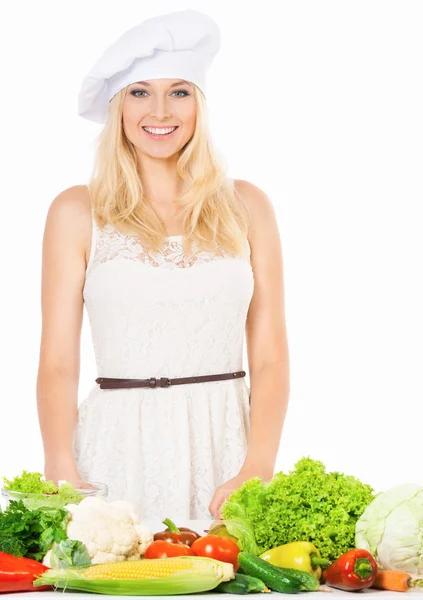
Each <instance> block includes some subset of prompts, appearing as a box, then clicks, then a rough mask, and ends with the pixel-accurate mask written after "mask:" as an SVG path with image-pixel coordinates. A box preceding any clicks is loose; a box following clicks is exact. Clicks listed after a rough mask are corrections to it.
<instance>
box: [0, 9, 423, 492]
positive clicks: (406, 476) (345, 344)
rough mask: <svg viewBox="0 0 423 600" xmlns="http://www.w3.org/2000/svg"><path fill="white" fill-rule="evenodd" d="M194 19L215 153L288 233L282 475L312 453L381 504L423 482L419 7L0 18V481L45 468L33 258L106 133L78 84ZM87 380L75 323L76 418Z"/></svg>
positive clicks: (34, 12) (422, 20)
mask: <svg viewBox="0 0 423 600" xmlns="http://www.w3.org/2000/svg"><path fill="white" fill-rule="evenodd" d="M188 7H190V8H196V9H198V10H202V11H204V12H206V13H208V14H209V15H211V16H212V17H214V18H215V19H216V21H217V22H218V24H219V26H220V28H221V32H222V48H221V51H220V53H219V54H218V56H217V57H216V58H215V60H214V62H213V64H212V67H211V69H210V70H209V73H208V82H209V84H208V90H209V91H208V103H209V110H210V125H211V130H212V136H213V140H214V143H215V145H216V146H217V148H218V149H219V151H220V152H221V153H222V154H223V155H224V156H225V158H226V160H227V164H228V167H229V173H230V175H231V176H233V177H235V178H238V179H247V180H249V181H252V182H253V183H255V184H256V185H258V186H259V187H261V188H262V189H263V190H264V191H265V192H266V193H267V194H268V195H269V197H270V198H271V200H272V202H273V205H274V207H275V210H276V213H277V217H278V222H279V226H280V232H281V238H282V249H283V256H284V267H285V294H286V316H287V325H288V337H289V347H290V359H291V396H290V403H289V410H288V414H287V417H286V421H285V426H284V430H283V435H282V439H281V445H280V451H279V456H278V460H277V465H276V467H277V470H284V471H285V470H289V469H291V468H293V466H294V464H295V462H296V461H297V460H299V459H300V458H301V457H302V456H306V455H307V456H311V457H312V458H315V459H319V460H321V461H322V462H323V463H324V464H325V465H326V466H327V468H328V469H329V470H339V471H342V472H345V473H348V474H351V475H355V476H357V477H359V478H360V479H361V480H363V481H364V482H366V483H370V484H371V485H372V486H373V487H374V488H375V489H376V490H377V491H380V490H382V489H386V488H388V487H390V486H391V485H395V484H398V483H403V482H406V481H415V482H420V483H421V484H422V485H423V466H422V447H423V442H422V428H423V394H422V392H423V384H422V363H423V318H422V310H423V290H422V276H421V261H422V257H423V253H422V249H423V242H422V220H421V212H420V211H421V206H422V187H423V183H422V159H423V142H422V140H423V108H422V107H423V85H422V57H423V36H422V34H421V33H422V31H423V3H422V2H421V1H412V0H407V1H404V0H398V1H396V2H392V1H389V0H383V1H382V0H381V1H376V0H353V1H343V0H333V1H324V0H319V1H317V0H312V1H300V0H295V1H290V2H287V1H283V0H278V1H276V0H275V1H269V0H267V1H263V0H262V1H261V2H256V1H254V2H247V1H245V0H242V1H241V0H237V1H234V0H231V2H222V3H221V4H220V3H216V2H212V1H202V2H200V1H195V0H191V1H190V2H178V1H173V2H164V1H155V2H154V3H148V2H139V1H134V2H130V1H125V0H120V1H119V2H118V3H117V2H104V1H89V2H86V1H85V2H82V1H76V0H73V2H71V3H65V2H56V1H38V2H35V3H34V2H29V1H28V2H14V3H11V2H10V3H8V4H7V5H6V8H4V7H3V15H2V19H1V24H0V34H1V35H0V44H1V47H0V51H1V56H2V65H1V79H0V82H1V89H0V101H1V113H0V114H1V136H0V143H1V146H2V148H1V150H2V157H3V158H2V161H1V167H2V169H1V171H2V173H1V181H2V189H1V204H2V215H1V216H2V227H1V229H0V244H1V275H2V277H1V289H2V291H1V295H0V298H1V300H2V307H1V313H0V314H1V341H2V355H1V373H0V375H1V413H0V419H1V425H0V428H1V435H0V475H1V474H3V475H7V476H9V477H10V476H13V475H15V474H18V473H19V472H21V470H22V469H24V468H25V469H28V470H40V471H42V469H43V454H42V444H41V436H40V432H39V427H38V418H37V412H36V395H35V391H36V376H37V369H38V358H39V345H40V333H41V305H40V286H41V247H42V237H43V231H44V225H45V218H46V215H47V211H48V208H49V206H50V203H51V202H52V200H53V199H54V198H55V196H56V195H57V194H58V193H60V192H61V191H62V190H64V189H66V188H67V187H70V186H72V185H76V184H85V183H87V182H88V178H89V175H90V171H91V167H92V159H93V149H94V142H95V137H96V136H97V134H98V133H99V131H100V129H101V125H97V124H95V123H92V122H90V121H87V120H85V119H82V118H81V117H79V116H78V115H77V95H78V92H79V87H80V84H81V81H82V78H83V76H84V75H85V74H86V73H87V72H88V70H89V69H90V68H91V66H92V64H93V63H94V62H95V61H96V60H97V58H98V57H99V55H100V54H101V53H102V52H103V50H104V48H105V47H106V46H107V45H109V44H110V43H111V42H112V41H114V40H115V39H116V38H117V37H119V36H120V35H121V34H122V33H123V32H124V31H125V30H126V29H128V28H129V27H132V26H133V25H135V24H137V23H139V22H141V21H142V20H144V19H146V18H148V17H151V16H154V15H156V14H160V13H166V12H170V11H173V10H179V9H184V8H188ZM246 364H247V363H246V358H245V364H244V366H246ZM96 376H97V374H96V368H95V360H94V354H93V349H92V346H91V333H90V330H89V323H88V319H87V315H86V313H85V314H84V325H83V335H82V366H81V377H80V395H79V402H81V401H82V399H83V398H84V397H85V396H86V395H87V394H88V391H89V390H90V389H91V388H92V386H93V385H94V379H95V377H96ZM248 381H249V380H248V378H247V382H248ZM57 401H58V402H60V398H57Z"/></svg>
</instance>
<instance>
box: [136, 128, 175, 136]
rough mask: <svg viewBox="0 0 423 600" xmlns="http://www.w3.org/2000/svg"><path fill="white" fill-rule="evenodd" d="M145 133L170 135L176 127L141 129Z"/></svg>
mask: <svg viewBox="0 0 423 600" xmlns="http://www.w3.org/2000/svg"><path fill="white" fill-rule="evenodd" d="M143 129H144V130H145V131H148V133H153V134H154V135H166V134H167V133H172V131H175V129H176V127H167V128H166V129H153V128H152V127H143Z"/></svg>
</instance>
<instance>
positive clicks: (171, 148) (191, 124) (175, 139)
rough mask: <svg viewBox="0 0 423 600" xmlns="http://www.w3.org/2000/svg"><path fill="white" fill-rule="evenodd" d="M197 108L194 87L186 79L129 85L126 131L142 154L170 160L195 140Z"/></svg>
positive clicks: (125, 102) (125, 114)
mask: <svg viewBox="0 0 423 600" xmlns="http://www.w3.org/2000/svg"><path fill="white" fill-rule="evenodd" d="M196 113H197V106H196V101H195V96H194V86H193V84H190V83H189V82H187V81H184V80H182V79H150V80H147V81H140V82H138V83H132V84H131V85H129V86H128V88H127V90H126V95H125V101H124V104H123V113H122V118H123V128H124V131H125V134H126V137H127V138H128V139H129V140H130V141H131V142H132V143H133V144H134V146H135V148H136V149H137V151H138V152H141V153H143V154H147V155H148V156H151V157H153V158H168V157H170V156H172V155H174V154H175V153H179V151H180V150H181V149H182V148H183V147H184V146H185V144H186V143H187V142H189V140H190V139H191V137H192V136H193V134H194V130H195V121H196Z"/></svg>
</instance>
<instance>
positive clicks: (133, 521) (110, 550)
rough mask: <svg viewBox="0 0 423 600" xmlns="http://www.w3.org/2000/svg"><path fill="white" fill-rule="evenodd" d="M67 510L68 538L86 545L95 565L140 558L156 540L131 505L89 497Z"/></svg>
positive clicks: (68, 506)
mask: <svg viewBox="0 0 423 600" xmlns="http://www.w3.org/2000/svg"><path fill="white" fill-rule="evenodd" d="M66 509H67V510H68V511H69V512H70V514H71V519H70V521H69V523H68V526H67V534H68V538H70V539H73V540H79V541H81V542H83V543H84V544H85V546H86V547H87V550H88V554H89V556H90V559H91V562H92V564H100V563H106V562H118V561H122V560H136V559H139V558H141V557H142V556H144V554H145V550H146V548H147V546H148V545H150V544H151V542H152V541H153V539H154V534H153V533H152V532H151V531H148V529H147V528H146V527H145V526H143V525H142V524H141V523H140V518H139V515H138V514H137V513H136V511H135V510H134V508H133V506H132V505H131V504H130V503H129V502H125V501H120V500H119V501H115V502H107V501H106V500H104V499H103V498H100V497H90V496H88V497H87V498H84V499H83V500H82V501H81V502H80V503H79V504H68V505H67V506H66Z"/></svg>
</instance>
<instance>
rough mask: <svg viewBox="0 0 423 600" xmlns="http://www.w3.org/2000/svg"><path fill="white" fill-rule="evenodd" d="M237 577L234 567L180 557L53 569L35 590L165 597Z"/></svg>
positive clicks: (37, 584)
mask: <svg viewBox="0 0 423 600" xmlns="http://www.w3.org/2000/svg"><path fill="white" fill-rule="evenodd" d="M234 576H235V575H234V568H233V565H232V564H230V563H225V562H221V561H219V560H214V559H212V558H203V557H200V556H178V557H175V558H154V559H142V560H130V561H121V562H115V563H104V564H101V565H91V566H90V567H70V568H68V569H50V570H49V571H46V572H45V573H44V574H43V575H42V576H41V577H39V578H38V579H37V580H36V581H35V582H34V586H35V587H38V586H41V585H52V586H54V587H55V588H63V589H70V590H80V591H85V592H95V593H97V594H117V595H121V596H125V595H133V596H137V595H139V596H145V595H148V596H154V595H158V596H165V595H173V594H190V593H196V592H206V591H208V590H212V589H214V588H215V587H217V586H218V585H219V583H221V582H222V581H229V580H230V579H233V578H234Z"/></svg>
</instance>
